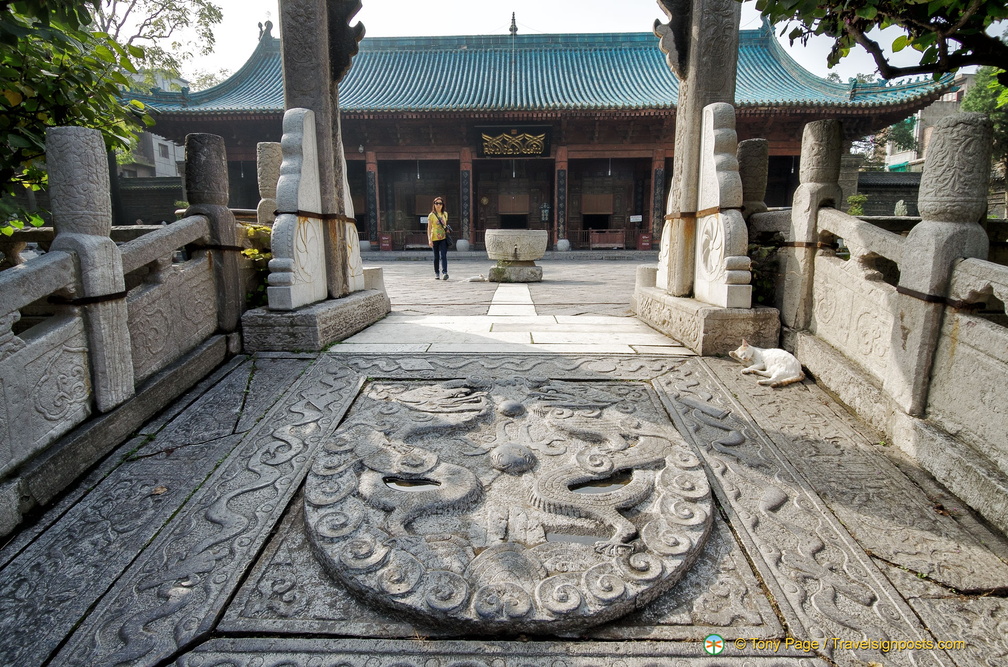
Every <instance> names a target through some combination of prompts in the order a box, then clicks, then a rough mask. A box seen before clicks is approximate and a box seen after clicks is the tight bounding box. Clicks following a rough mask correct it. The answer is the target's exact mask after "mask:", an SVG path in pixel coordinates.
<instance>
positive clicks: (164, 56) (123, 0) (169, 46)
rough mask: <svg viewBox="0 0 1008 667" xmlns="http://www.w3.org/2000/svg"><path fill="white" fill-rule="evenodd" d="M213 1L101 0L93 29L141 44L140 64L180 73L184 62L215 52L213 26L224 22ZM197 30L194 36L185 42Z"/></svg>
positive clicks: (125, 42)
mask: <svg viewBox="0 0 1008 667" xmlns="http://www.w3.org/2000/svg"><path fill="white" fill-rule="evenodd" d="M221 18H222V14H221V9H220V7H219V6H217V5H215V4H214V3H213V2H212V1H211V0H98V1H97V4H96V7H95V14H94V25H93V26H92V27H93V28H94V29H96V30H99V31H101V32H105V33H107V34H108V35H110V36H111V37H112V39H114V40H115V41H116V42H118V43H119V44H123V45H125V46H127V47H141V48H142V51H141V52H140V55H139V56H138V60H137V63H138V64H139V65H141V66H142V67H143V68H145V69H149V70H161V71H163V72H165V73H167V74H168V75H169V77H177V76H179V71H180V69H181V67H182V63H183V62H185V61H186V60H189V59H191V58H192V57H193V56H194V55H208V54H210V53H212V52H213V49H214V45H215V40H214V34H213V29H214V26H216V25H217V24H219V23H220V22H221ZM191 33H195V39H194V40H189V41H183V40H184V39H185V37H186V35H188V34H191Z"/></svg>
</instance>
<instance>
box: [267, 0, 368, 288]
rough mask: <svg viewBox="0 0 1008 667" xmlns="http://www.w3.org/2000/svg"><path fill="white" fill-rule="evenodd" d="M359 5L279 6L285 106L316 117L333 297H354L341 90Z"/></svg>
mask: <svg viewBox="0 0 1008 667" xmlns="http://www.w3.org/2000/svg"><path fill="white" fill-rule="evenodd" d="M359 9H360V2H359V0H283V1H282V2H281V3H280V24H281V32H280V34H281V40H280V46H281V59H282V63H283V76H284V106H285V108H286V109H295V108H305V109H310V110H312V111H313V112H314V113H315V131H316V145H317V147H318V159H319V180H320V187H321V197H322V210H321V211H316V212H317V213H321V214H322V216H323V217H324V218H326V225H325V231H326V234H325V256H326V279H327V282H328V292H329V296H330V297H333V298H338V297H341V296H343V295H345V294H347V293H348V292H349V291H350V284H349V275H348V272H349V270H350V268H349V266H348V262H347V256H348V255H347V247H348V239H347V234H348V225H349V222H350V219H352V218H353V211H352V203H351V202H350V198H349V197H348V196H347V189H346V186H345V183H346V177H345V174H346V169H345V161H344V156H343V145H342V140H341V139H340V131H339V106H338V91H337V84H338V83H339V80H340V79H341V78H342V77H343V75H344V74H345V73H346V71H347V70H348V69H349V67H350V59H351V58H352V57H353V55H355V54H356V53H357V43H358V42H359V41H360V40H361V38H362V37H363V36H364V28H363V26H361V25H360V24H359V23H358V24H357V25H356V26H354V27H350V26H348V21H349V19H350V18H352V17H353V15H354V14H356V13H357V11H358V10H359Z"/></svg>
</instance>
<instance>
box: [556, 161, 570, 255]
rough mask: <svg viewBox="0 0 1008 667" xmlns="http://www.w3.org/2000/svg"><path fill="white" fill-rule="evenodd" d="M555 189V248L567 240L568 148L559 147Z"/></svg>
mask: <svg viewBox="0 0 1008 667" xmlns="http://www.w3.org/2000/svg"><path fill="white" fill-rule="evenodd" d="M553 169H554V172H555V181H554V184H555V186H556V187H555V188H554V192H555V193H556V194H555V195H554V198H555V200H554V202H553V243H552V245H553V247H556V243H557V241H559V240H560V239H565V238H567V173H568V172H567V147H566V146H557V151H556V162H555V164H554V167H553Z"/></svg>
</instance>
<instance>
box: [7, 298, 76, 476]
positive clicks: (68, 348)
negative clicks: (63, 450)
mask: <svg viewBox="0 0 1008 667" xmlns="http://www.w3.org/2000/svg"><path fill="white" fill-rule="evenodd" d="M11 320H13V318H9V320H8V321H11ZM42 328H43V331H42V332H40V335H38V336H36V337H33V338H31V339H30V340H29V342H28V343H27V344H25V343H24V341H21V339H20V338H16V337H14V336H11V339H12V340H17V341H19V342H20V343H21V345H17V346H15V345H11V346H10V347H8V348H7V351H8V352H9V354H8V355H7V357H6V359H5V362H4V365H3V370H2V371H0V398H2V404H0V475H6V474H7V473H9V472H10V471H12V470H14V469H16V468H17V467H18V466H20V465H22V464H23V463H24V462H25V461H27V460H29V459H30V458H31V457H32V456H34V455H35V454H36V453H37V452H39V451H41V450H43V449H44V448H45V447H46V446H48V445H49V444H51V443H52V442H53V441H54V440H56V439H57V438H58V437H59V436H61V435H63V434H64V433H65V432H66V431H68V430H69V429H70V428H72V427H73V424H76V423H79V422H80V421H83V420H84V418H85V417H87V416H88V415H90V414H91V410H92V406H91V402H90V400H89V398H88V396H89V393H90V389H91V378H90V370H89V369H90V366H89V364H88V356H87V336H86V332H85V329H84V326H83V323H82V322H81V320H80V318H70V317H59V316H56V317H52V318H50V319H49V321H48V322H47V323H46V324H45V325H44V326H43V327H42Z"/></svg>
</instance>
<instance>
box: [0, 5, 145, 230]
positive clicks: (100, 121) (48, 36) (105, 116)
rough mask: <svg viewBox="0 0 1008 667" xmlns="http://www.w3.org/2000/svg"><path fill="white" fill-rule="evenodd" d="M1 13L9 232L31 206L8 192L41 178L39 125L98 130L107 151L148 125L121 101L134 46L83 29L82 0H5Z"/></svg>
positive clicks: (3, 220)
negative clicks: (11, 0)
mask: <svg viewBox="0 0 1008 667" xmlns="http://www.w3.org/2000/svg"><path fill="white" fill-rule="evenodd" d="M0 4H5V5H6V7H5V8H6V10H7V11H6V12H4V13H3V14H0V46H2V49H0V111H2V113H0V145H2V150H0V184H2V186H0V187H2V190H0V232H2V233H4V234H7V235H10V234H12V233H13V230H14V228H22V227H23V226H24V225H25V224H26V223H28V224H33V225H38V224H41V218H40V217H39V215H38V214H37V213H34V212H28V211H25V210H23V209H22V208H21V207H20V206H18V205H17V204H16V203H15V202H14V200H13V197H14V195H16V194H20V193H23V192H24V190H25V189H26V188H27V189H31V190H38V189H40V188H41V187H43V186H44V185H45V183H46V173H45V164H44V159H45V131H46V129H47V128H49V127H54V126H61V125H75V126H81V127H91V128H96V129H98V130H100V131H101V133H102V135H103V137H104V139H105V144H106V147H107V148H108V149H109V150H116V149H127V148H128V146H129V142H130V140H131V138H132V137H133V135H134V132H135V131H136V129H137V128H138V127H139V126H140V125H141V124H143V123H146V124H148V125H149V124H151V122H152V121H151V120H150V119H149V118H148V117H147V115H146V113H145V109H144V107H143V105H142V104H141V103H139V102H137V101H132V100H131V101H128V102H124V101H123V100H122V99H121V98H120V95H121V92H122V90H124V89H126V88H128V87H129V80H128V79H127V77H126V73H127V72H135V69H134V67H133V64H132V61H131V58H134V57H137V56H138V55H139V54H140V51H139V49H136V48H135V47H123V46H120V45H119V44H117V43H116V42H115V41H113V40H112V39H111V38H109V36H108V35H106V34H102V33H95V32H89V31H88V30H87V29H86V28H84V26H85V25H87V24H89V23H90V21H91V15H90V14H89V13H88V11H87V10H88V8H89V7H90V6H91V3H90V2H89V0H75V1H71V2H59V3H53V2H48V1H47V0H23V1H18V2H11V3H4V2H3V0H0Z"/></svg>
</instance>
